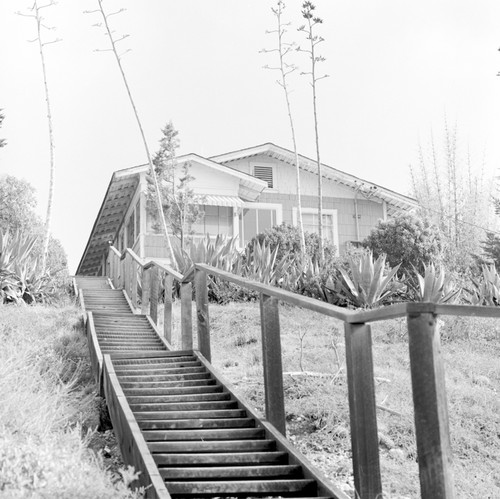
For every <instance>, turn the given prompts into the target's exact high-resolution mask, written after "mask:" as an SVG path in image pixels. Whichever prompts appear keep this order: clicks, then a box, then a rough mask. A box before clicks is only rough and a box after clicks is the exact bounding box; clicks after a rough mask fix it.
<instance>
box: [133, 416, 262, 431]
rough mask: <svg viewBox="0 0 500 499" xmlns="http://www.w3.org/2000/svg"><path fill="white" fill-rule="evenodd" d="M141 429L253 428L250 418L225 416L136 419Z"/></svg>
mask: <svg viewBox="0 0 500 499" xmlns="http://www.w3.org/2000/svg"><path fill="white" fill-rule="evenodd" d="M138 424H139V428H141V430H182V429H196V430H198V429H203V430H210V429H219V430H222V429H227V428H254V427H255V420H254V419H252V418H246V417H242V418H225V419H218V418H213V419H199V418H198V419H177V420H174V419H172V420H164V419H163V420H162V419H156V420H155V419H150V420H142V421H141V420H138Z"/></svg>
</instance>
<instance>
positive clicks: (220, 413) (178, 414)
mask: <svg viewBox="0 0 500 499" xmlns="http://www.w3.org/2000/svg"><path fill="white" fill-rule="evenodd" d="M245 416H246V412H245V411H244V410H243V409H220V410H208V411H189V412H186V411H166V412H162V411H153V412H136V413H135V417H136V419H137V420H138V421H139V420H140V421H144V420H147V419H186V417H189V418H192V419H220V418H244V417H245Z"/></svg>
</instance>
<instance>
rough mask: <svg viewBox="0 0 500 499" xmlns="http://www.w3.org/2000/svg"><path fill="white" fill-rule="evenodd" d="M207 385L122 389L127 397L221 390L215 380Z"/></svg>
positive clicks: (215, 391) (190, 393)
mask: <svg viewBox="0 0 500 499" xmlns="http://www.w3.org/2000/svg"><path fill="white" fill-rule="evenodd" d="M210 381H213V384H209V385H200V386H197V385H193V386H174V387H171V388H124V389H123V391H124V393H125V395H126V396H127V397H129V396H130V397H135V396H138V397H141V396H146V397H149V396H155V397H157V396H162V395H164V396H175V395H193V394H199V393H217V392H219V393H220V392H222V386H221V385H216V384H215V380H210Z"/></svg>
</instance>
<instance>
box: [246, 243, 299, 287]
mask: <svg viewBox="0 0 500 499" xmlns="http://www.w3.org/2000/svg"><path fill="white" fill-rule="evenodd" d="M278 251H279V246H276V248H274V250H271V245H270V244H267V243H266V242H265V241H262V243H259V242H258V241H257V240H254V244H253V251H250V250H249V247H248V246H247V249H246V252H245V256H244V259H243V260H244V262H245V263H244V264H242V269H241V272H240V273H241V274H242V275H243V277H248V278H249V279H253V280H255V281H259V282H262V283H264V284H270V285H271V286H281V285H282V284H283V282H286V280H287V276H288V272H289V270H290V269H291V268H293V262H294V260H293V259H292V258H291V256H290V253H286V254H285V255H284V256H283V257H282V258H281V260H279V261H278V262H276V256H277V254H278Z"/></svg>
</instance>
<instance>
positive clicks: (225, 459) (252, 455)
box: [154, 452, 288, 466]
mask: <svg viewBox="0 0 500 499" xmlns="http://www.w3.org/2000/svg"><path fill="white" fill-rule="evenodd" d="M287 459H288V456H287V453H286V452H216V453H200V454H194V453H192V454H155V455H154V460H155V463H156V464H157V465H158V466H189V465H203V466H209V465H210V466H212V465H215V466H217V465H229V464H258V463H260V464H274V463H277V464H286V462H287Z"/></svg>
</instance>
